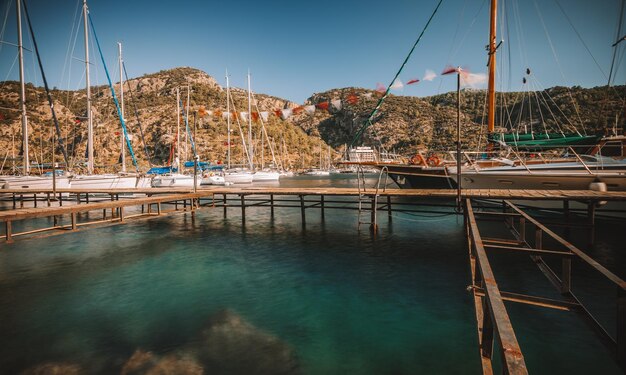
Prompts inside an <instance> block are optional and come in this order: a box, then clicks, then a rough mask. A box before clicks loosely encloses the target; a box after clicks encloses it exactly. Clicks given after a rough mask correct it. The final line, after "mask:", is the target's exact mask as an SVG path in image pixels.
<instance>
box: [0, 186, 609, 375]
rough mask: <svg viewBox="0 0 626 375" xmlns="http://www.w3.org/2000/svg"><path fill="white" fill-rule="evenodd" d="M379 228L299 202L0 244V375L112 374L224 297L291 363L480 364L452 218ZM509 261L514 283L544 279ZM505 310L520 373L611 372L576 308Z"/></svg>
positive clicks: (396, 368) (328, 368) (180, 339)
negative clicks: (77, 370)
mask: <svg viewBox="0 0 626 375" xmlns="http://www.w3.org/2000/svg"><path fill="white" fill-rule="evenodd" d="M288 183H290V184H295V185H298V184H309V185H310V184H313V183H316V184H318V185H333V186H345V185H348V184H352V183H354V180H351V179H349V178H346V177H345V176H342V178H340V179H329V180H317V181H316V180H313V179H293V180H290V181H289V182H288ZM379 224H380V231H379V235H378V237H376V238H372V237H371V236H370V234H369V232H368V231H367V230H366V229H365V230H363V231H361V232H358V231H357V219H356V212H354V211H330V210H329V211H327V212H326V217H325V220H324V221H322V220H321V218H320V215H319V211H315V210H310V211H308V212H307V222H306V226H305V228H304V229H303V227H302V224H301V221H300V211H299V210H298V209H277V211H276V216H275V218H274V219H272V218H270V215H269V210H268V209H267V208H249V209H247V210H246V223H245V226H242V225H241V216H240V211H239V210H238V209H231V210H230V211H229V214H228V218H226V219H225V218H224V217H223V215H222V209H221V208H218V209H211V208H206V209H202V210H201V211H199V213H198V214H197V216H196V218H195V219H192V218H191V216H190V215H189V214H187V215H185V214H177V215H171V216H168V217H162V218H157V219H151V220H147V221H141V222H134V223H133V222H130V223H128V224H126V225H118V226H110V227H103V228H98V229H89V230H84V231H79V232H77V233H73V234H65V235H62V236H54V237H48V238H44V239H31V240H18V241H17V242H16V243H14V244H12V245H10V246H4V245H3V249H2V250H1V251H0V296H1V298H0V324H1V326H0V327H2V328H1V331H2V332H1V334H0V373H6V374H12V373H16V372H19V371H21V370H22V369H24V368H27V367H30V366H32V365H34V364H38V363H43V362H51V361H55V362H59V361H65V362H74V363H79V364H81V365H82V366H83V367H84V368H85V369H87V371H88V372H89V373H103V374H109V373H117V372H119V369H120V368H121V366H122V364H123V363H124V362H125V361H126V360H127V359H128V358H129V357H130V356H131V355H132V353H133V352H134V351H135V350H136V349H138V348H143V349H145V350H151V351H153V352H155V353H161V354H163V353H169V352H174V351H176V350H179V349H180V348H181V347H183V346H184V345H186V343H189V342H190V341H193V340H194V338H195V337H197V335H198V332H199V331H200V330H201V329H202V327H203V325H204V324H205V322H206V320H207V317H209V316H210V315H211V314H213V313H215V312H216V311H219V310H222V309H225V308H228V309H230V310H232V311H234V312H236V313H237V314H238V315H240V316H241V317H242V318H243V319H245V320H246V321H247V322H249V323H250V324H252V325H253V326H255V327H256V328H258V329H259V330H262V331H263V332H266V333H268V334H271V335H273V336H275V337H277V338H278V339H279V340H281V341H282V342H284V343H285V344H286V345H288V346H289V347H291V348H293V350H294V351H295V353H296V355H297V357H298V360H299V362H300V366H301V372H302V373H306V374H418V373H426V374H430V373H437V374H454V373H458V374H466V373H478V372H480V362H479V357H478V351H477V348H476V341H477V339H476V328H475V318H474V311H473V305H472V303H473V302H472V299H471V298H470V294H469V293H468V292H467V291H466V286H467V285H468V284H469V281H468V280H469V269H468V265H467V254H466V247H465V246H464V239H463V231H462V218H460V217H456V216H454V215H437V214H424V215H420V216H415V215H409V214H403V215H401V214H395V215H394V218H393V220H392V221H391V222H389V221H388V220H387V218H386V215H384V214H381V215H380V219H379ZM610 251H612V250H611V249H610V245H609V252H610ZM514 259H517V260H515V262H514V263H511V261H510V260H509V261H508V263H507V261H505V260H503V265H505V266H512V268H513V270H512V271H511V272H510V273H509V274H508V276H510V279H511V283H513V282H515V283H517V282H518V281H520V280H519V279H520V278H524V280H523V281H526V282H527V283H528V285H529V288H531V289H533V288H534V289H537V290H541V287H540V286H539V285H542V284H540V282H539V281H542V280H541V279H540V278H537V279H535V278H531V279H528V280H526V276H525V272H526V271H527V268H528V266H529V263H530V261H523V262H519V259H520V258H514ZM619 259H621V258H619ZM494 261H495V262H499V261H500V260H499V259H495V260H494ZM620 261H621V260H620ZM534 274H538V272H536V271H535V272H534ZM496 276H497V277H499V276H500V275H499V274H496ZM503 276H507V275H503ZM541 277H543V276H541ZM543 284H545V283H543ZM507 308H509V311H510V313H511V317H512V319H513V323H514V327H515V328H516V333H517V335H518V338H519V341H520V344H521V345H522V350H523V351H524V354H525V356H526V360H527V364H528V365H529V368H530V369H531V373H555V372H565V371H567V372H570V373H589V372H590V371H592V370H593V371H594V372H596V373H619V371H618V370H617V369H616V368H615V367H614V365H613V364H612V362H611V360H610V358H609V356H608V353H607V352H606V351H605V350H604V349H603V348H602V347H601V346H600V344H599V342H598V341H597V340H596V339H595V338H594V336H593V335H592V333H591V332H590V331H589V330H588V328H586V326H585V325H584V324H583V323H582V322H580V320H578V319H577V318H576V316H575V315H573V314H568V313H563V312H552V311H546V310H540V309H538V308H531V307H527V306H519V305H507ZM530 312H532V313H533V314H532V315H531V314H529V313H530ZM548 337H549V340H548ZM564 348H566V350H564ZM206 373H210V371H206Z"/></svg>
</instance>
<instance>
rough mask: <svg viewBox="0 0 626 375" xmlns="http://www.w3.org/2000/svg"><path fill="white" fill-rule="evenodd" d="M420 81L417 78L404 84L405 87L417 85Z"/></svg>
mask: <svg viewBox="0 0 626 375" xmlns="http://www.w3.org/2000/svg"><path fill="white" fill-rule="evenodd" d="M419 81H420V80H419V79H417V78H413V79H410V80H408V81H407V82H406V84H407V85H412V84H414V83H418V82H419Z"/></svg>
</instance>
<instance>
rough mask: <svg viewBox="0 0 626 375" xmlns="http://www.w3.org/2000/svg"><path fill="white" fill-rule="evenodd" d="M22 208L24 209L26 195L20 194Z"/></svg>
mask: <svg viewBox="0 0 626 375" xmlns="http://www.w3.org/2000/svg"><path fill="white" fill-rule="evenodd" d="M20 208H24V194H20Z"/></svg>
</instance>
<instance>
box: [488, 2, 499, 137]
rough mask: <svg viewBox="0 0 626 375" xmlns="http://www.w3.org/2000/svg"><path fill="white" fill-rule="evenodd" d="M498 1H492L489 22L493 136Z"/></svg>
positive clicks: (489, 128)
mask: <svg viewBox="0 0 626 375" xmlns="http://www.w3.org/2000/svg"><path fill="white" fill-rule="evenodd" d="M497 12H498V0H491V12H490V22H489V64H488V65H489V87H488V90H487V107H488V112H487V131H488V132H489V133H490V134H491V133H493V131H494V129H495V117H496V14H497Z"/></svg>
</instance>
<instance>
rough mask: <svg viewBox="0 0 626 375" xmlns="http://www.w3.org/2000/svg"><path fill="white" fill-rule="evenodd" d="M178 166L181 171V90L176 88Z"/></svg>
mask: <svg viewBox="0 0 626 375" xmlns="http://www.w3.org/2000/svg"><path fill="white" fill-rule="evenodd" d="M176 159H177V160H176V164H177V165H176V168H177V169H178V173H180V172H181V171H180V90H179V89H178V87H177V88H176Z"/></svg>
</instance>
